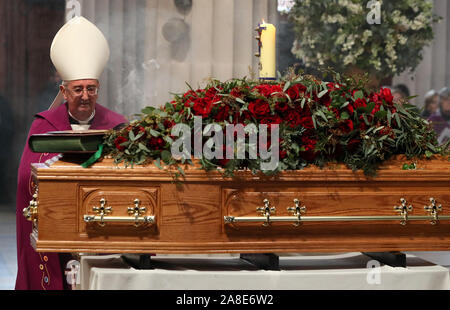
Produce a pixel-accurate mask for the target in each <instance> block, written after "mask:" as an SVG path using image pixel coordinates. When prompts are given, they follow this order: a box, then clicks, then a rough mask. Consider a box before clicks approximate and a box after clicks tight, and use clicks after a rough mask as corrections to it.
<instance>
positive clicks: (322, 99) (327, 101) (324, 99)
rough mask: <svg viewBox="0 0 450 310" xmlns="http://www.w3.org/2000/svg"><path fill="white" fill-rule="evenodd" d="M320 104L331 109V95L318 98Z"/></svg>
mask: <svg viewBox="0 0 450 310" xmlns="http://www.w3.org/2000/svg"><path fill="white" fill-rule="evenodd" d="M318 99H319V100H318V101H319V103H320V104H321V105H324V106H326V107H329V106H330V105H331V97H330V94H329V93H326V94H325V95H323V96H322V97H320V98H318Z"/></svg>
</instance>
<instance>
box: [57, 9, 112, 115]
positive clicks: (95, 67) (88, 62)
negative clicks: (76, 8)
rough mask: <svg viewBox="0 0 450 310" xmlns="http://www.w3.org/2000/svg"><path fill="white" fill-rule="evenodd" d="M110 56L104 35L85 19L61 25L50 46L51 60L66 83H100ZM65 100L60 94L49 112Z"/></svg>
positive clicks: (79, 18)
mask: <svg viewBox="0 0 450 310" xmlns="http://www.w3.org/2000/svg"><path fill="white" fill-rule="evenodd" d="M109 53H110V52H109V46H108V42H107V41H106V38H105V36H104V35H103V33H102V32H101V31H100V29H98V28H97V26H95V25H94V24H93V23H91V22H90V21H88V20H87V19H86V18H84V17H82V16H78V17H75V18H73V19H71V20H70V21H68V22H67V23H66V24H65V25H64V26H62V27H61V29H60V30H59V31H58V32H57V33H56V35H55V37H54V39H53V42H52V45H51V47H50V58H51V60H52V62H53V65H54V66H55V68H56V71H58V74H59V75H60V77H61V79H62V80H64V81H74V80H84V79H96V80H98V79H99V78H100V75H101V74H102V72H103V69H104V68H105V66H106V63H107V62H108V59H109ZM58 97H59V98H58ZM62 101H63V98H62V94H61V92H60V93H59V94H58V96H57V97H56V98H55V101H54V102H53V103H52V105H51V106H50V108H49V109H52V108H56V107H58V106H59V105H60V104H61V103H62Z"/></svg>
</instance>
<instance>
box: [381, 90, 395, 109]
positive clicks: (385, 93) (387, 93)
mask: <svg viewBox="0 0 450 310" xmlns="http://www.w3.org/2000/svg"><path fill="white" fill-rule="evenodd" d="M380 97H381V98H382V99H384V101H386V103H387V104H389V105H392V103H393V100H394V96H392V93H391V90H390V89H389V88H381V89H380Z"/></svg>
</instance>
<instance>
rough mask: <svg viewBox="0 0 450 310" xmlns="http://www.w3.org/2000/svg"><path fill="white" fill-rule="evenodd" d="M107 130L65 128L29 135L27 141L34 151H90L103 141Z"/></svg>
mask: <svg viewBox="0 0 450 310" xmlns="http://www.w3.org/2000/svg"><path fill="white" fill-rule="evenodd" d="M106 132H107V130H65V131H51V132H47V133H44V134H36V135H31V137H30V139H29V141H28V143H29V145H30V148H31V150H32V151H33V152H36V153H92V152H95V151H97V149H98V145H99V144H102V143H103V137H104V135H105V133H106Z"/></svg>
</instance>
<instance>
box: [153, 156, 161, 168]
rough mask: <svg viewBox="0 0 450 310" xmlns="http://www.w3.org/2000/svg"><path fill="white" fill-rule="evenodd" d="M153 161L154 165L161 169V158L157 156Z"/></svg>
mask: <svg viewBox="0 0 450 310" xmlns="http://www.w3.org/2000/svg"><path fill="white" fill-rule="evenodd" d="M153 163H154V164H155V166H156V167H158V168H159V169H161V170H162V167H161V160H160V159H159V158H157V159H156V160H154V161H153Z"/></svg>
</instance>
